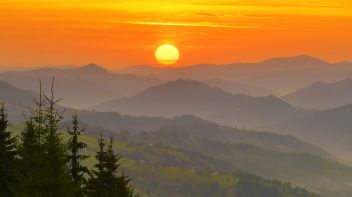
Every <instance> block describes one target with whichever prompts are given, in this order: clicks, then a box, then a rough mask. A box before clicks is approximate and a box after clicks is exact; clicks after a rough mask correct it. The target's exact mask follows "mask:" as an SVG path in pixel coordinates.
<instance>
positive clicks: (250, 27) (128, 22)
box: [109, 21, 260, 29]
mask: <svg viewBox="0 0 352 197" xmlns="http://www.w3.org/2000/svg"><path fill="white" fill-rule="evenodd" d="M109 22H110V23H124V24H133V25H152V26H179V27H210V28H232V29H260V27H257V26H241V25H226V24H215V23H209V22H199V23H178V22H156V21H109Z"/></svg>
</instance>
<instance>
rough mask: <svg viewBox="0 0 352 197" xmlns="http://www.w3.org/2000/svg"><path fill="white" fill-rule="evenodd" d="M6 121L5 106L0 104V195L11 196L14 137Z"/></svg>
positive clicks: (14, 155)
mask: <svg viewBox="0 0 352 197" xmlns="http://www.w3.org/2000/svg"><path fill="white" fill-rule="evenodd" d="M7 127H8V121H7V114H6V112H5V106H4V104H3V103H2V104H1V106H0V196H4V197H7V196H9V197H10V196H13V194H12V191H11V190H12V189H14V188H12V186H14V185H15V179H14V166H15V160H16V158H15V157H16V149H15V148H16V138H14V137H11V133H10V132H8V131H7Z"/></svg>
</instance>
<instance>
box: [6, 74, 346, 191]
mask: <svg viewBox="0 0 352 197" xmlns="http://www.w3.org/2000/svg"><path fill="white" fill-rule="evenodd" d="M3 84H4V85H2V86H0V88H1V87H2V88H3V89H0V92H2V94H3V95H6V92H9V94H8V95H10V96H7V97H5V96H3V97H1V98H2V99H3V100H4V101H5V102H6V103H7V104H9V105H6V106H8V109H10V110H9V112H10V113H12V115H11V116H9V118H11V117H14V116H15V115H17V117H20V116H21V115H22V113H23V111H24V110H27V109H26V107H25V105H30V102H31V101H30V100H29V101H28V102H18V101H16V100H15V99H14V98H22V99H24V98H28V99H29V97H31V96H35V95H36V93H33V92H29V91H24V90H21V89H18V88H16V87H14V86H12V85H8V84H6V83H3ZM180 84H181V85H180ZM190 84H191V86H190ZM162 86H167V87H170V86H175V87H176V89H175V88H171V89H170V91H172V90H178V88H181V90H183V89H184V88H185V87H183V86H186V87H191V88H190V89H187V90H189V91H188V92H185V93H187V94H186V95H189V96H190V98H193V97H192V95H198V94H200V96H201V97H205V98H207V97H206V95H203V93H202V92H203V91H200V92H198V91H199V90H197V89H200V90H205V92H206V91H209V89H211V90H212V91H210V92H211V93H217V94H214V95H220V97H218V96H214V97H210V98H212V99H211V101H216V102H225V101H233V99H234V98H235V101H236V102H238V101H241V102H239V103H238V104H239V105H243V104H244V103H247V102H249V104H250V105H256V106H257V107H258V106H261V105H262V104H256V102H258V99H259V101H260V102H259V103H262V102H263V101H262V99H264V100H265V97H262V98H255V97H248V96H244V95H240V96H236V95H232V94H230V93H227V92H226V91H223V90H221V89H218V88H214V87H213V88H212V87H209V86H207V85H205V84H203V83H201V82H196V81H189V80H178V81H174V82H169V83H166V84H164V85H162ZM162 86H156V87H153V88H151V89H156V90H157V91H156V92H159V90H158V89H159V88H160V87H162ZM195 87H197V88H196V89H194V88H195ZM146 91H147V92H149V90H146ZM11 92H15V93H13V94H11ZM152 92H153V91H152ZM172 92H174V91H172ZM153 93H155V92H153ZM162 93H165V92H162ZM177 93H178V92H177V91H176V93H175V92H174V94H171V96H175V95H177ZM142 94H143V93H142ZM169 96H170V94H169ZM233 97H234V98H233ZM169 98H172V97H167V99H169ZM219 98H221V100H218V99H219ZM238 98H242V100H241V99H239V100H238ZM207 99H208V98H207ZM207 99H203V100H207ZM247 99H248V100H249V101H247ZM276 99H277V98H275V99H274V100H276ZM176 100H181V101H188V100H182V97H181V99H180V98H177V97H176ZM176 100H174V101H172V102H175V101H176ZM191 101H193V100H192V99H191ZM194 101H198V99H195V100H194ZM245 101H246V102H245ZM254 101H255V102H254ZM163 102H166V101H163ZM281 102H282V101H281ZM264 103H269V104H270V103H271V102H264ZM283 103H284V102H283ZM234 106H236V105H234ZM275 106H276V104H275ZM279 106H280V105H279ZM284 106H290V105H288V104H284ZM12 107H16V108H18V109H20V110H18V111H13V110H11V108H12ZM197 109H201V108H197ZM74 111H75V110H74V109H71V108H67V109H66V112H65V122H66V126H68V124H67V123H68V121H69V119H70V116H71V115H72V114H73V112H74ZM13 113H15V114H13ZM78 113H79V114H80V120H81V123H82V126H83V127H85V128H87V129H86V134H87V135H92V136H96V135H97V134H98V132H100V131H103V132H104V133H106V134H108V133H109V134H111V135H112V136H114V137H115V139H118V140H121V141H120V142H121V143H124V145H122V148H121V151H122V153H121V154H122V155H123V156H124V157H125V158H129V159H133V161H134V162H138V163H139V164H138V166H139V165H142V166H140V167H138V169H139V170H140V171H139V173H138V174H139V175H140V174H146V173H148V172H151V171H150V170H148V171H146V169H147V168H148V169H149V168H151V169H156V168H157V169H160V170H161V169H165V168H167V169H169V168H170V166H173V168H175V166H177V167H178V168H186V169H192V170H202V171H204V170H206V172H207V173H208V172H209V170H210V171H213V172H214V171H215V173H218V172H220V173H225V174H229V173H233V172H235V171H236V170H240V171H250V172H252V173H254V174H256V175H260V176H264V177H266V178H276V179H280V180H282V181H290V182H292V183H293V184H294V185H298V186H301V187H307V188H309V189H310V190H312V191H316V192H318V193H319V194H328V196H329V195H330V194H332V193H334V194H336V196H339V197H340V196H341V197H345V196H349V194H351V190H352V188H350V186H349V185H348V184H347V183H348V182H349V180H350V177H351V176H352V169H350V168H349V167H347V166H345V165H342V164H339V163H338V162H336V160H335V158H334V156H332V155H331V154H329V153H328V152H326V151H324V150H323V149H321V148H319V147H317V146H315V145H312V144H309V143H305V142H303V141H301V140H299V139H297V138H295V137H292V136H290V135H282V134H275V133H270V132H255V131H249V130H246V129H238V128H230V127H227V126H220V125H218V124H215V123H213V122H211V121H208V120H203V119H200V118H197V117H195V116H191V115H188V116H186V115H184V116H180V117H174V118H163V117H154V118H153V117H143V116H129V115H121V114H118V113H115V112H98V111H86V110H78ZM11 122H12V121H11ZM64 128H66V127H64ZM123 147H125V148H123ZM187 158H188V159H187ZM148 166H149V167H148ZM132 169H133V170H132V172H131V173H132V175H133V173H136V171H135V170H136V166H134V167H133V168H132ZM130 170H131V169H130ZM180 170H181V169H180ZM168 173H169V172H168ZM138 174H137V175H138ZM134 175H136V174H134ZM137 175H136V176H137ZM137 177H139V176H137ZM183 178H184V177H180V179H183ZM137 180H139V179H138V178H137ZM153 180H154V179H153ZM158 180H160V179H158ZM324 180H328V182H324ZM165 181H166V180H165ZM327 184H328V185H329V187H327Z"/></svg>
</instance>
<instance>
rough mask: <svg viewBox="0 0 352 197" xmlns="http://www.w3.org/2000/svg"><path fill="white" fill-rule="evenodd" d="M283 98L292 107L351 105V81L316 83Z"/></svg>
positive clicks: (325, 107)
mask: <svg viewBox="0 0 352 197" xmlns="http://www.w3.org/2000/svg"><path fill="white" fill-rule="evenodd" d="M283 98H284V100H286V101H287V102H289V103H291V104H293V105H296V106H300V107H305V108H316V109H328V108H335V107H340V106H343V105H348V104H352V79H350V78H349V79H345V80H342V81H337V82H333V83H325V82H316V83H313V84H311V85H309V86H307V87H305V88H303V89H300V90H298V91H296V92H294V93H291V94H289V95H287V96H285V97H283Z"/></svg>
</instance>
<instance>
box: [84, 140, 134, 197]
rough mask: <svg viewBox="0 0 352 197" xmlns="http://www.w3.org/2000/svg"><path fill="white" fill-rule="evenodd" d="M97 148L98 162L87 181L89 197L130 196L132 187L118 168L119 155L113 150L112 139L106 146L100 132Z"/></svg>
mask: <svg viewBox="0 0 352 197" xmlns="http://www.w3.org/2000/svg"><path fill="white" fill-rule="evenodd" d="M98 144H99V150H98V152H97V153H96V156H95V157H96V160H97V161H98V163H97V164H96V165H95V166H94V167H95V168H96V170H93V172H92V177H91V179H90V180H89V183H88V196H90V197H132V196H135V195H134V194H133V188H132V187H131V186H130V180H129V179H128V177H126V176H124V175H123V174H122V173H121V172H120V174H119V172H118V170H119V168H120V163H119V161H120V157H119V156H117V155H115V153H114V151H113V141H112V139H111V141H110V144H109V145H108V147H107V148H106V144H105V140H104V139H103V136H102V134H101V135H100V138H99V140H98Z"/></svg>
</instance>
